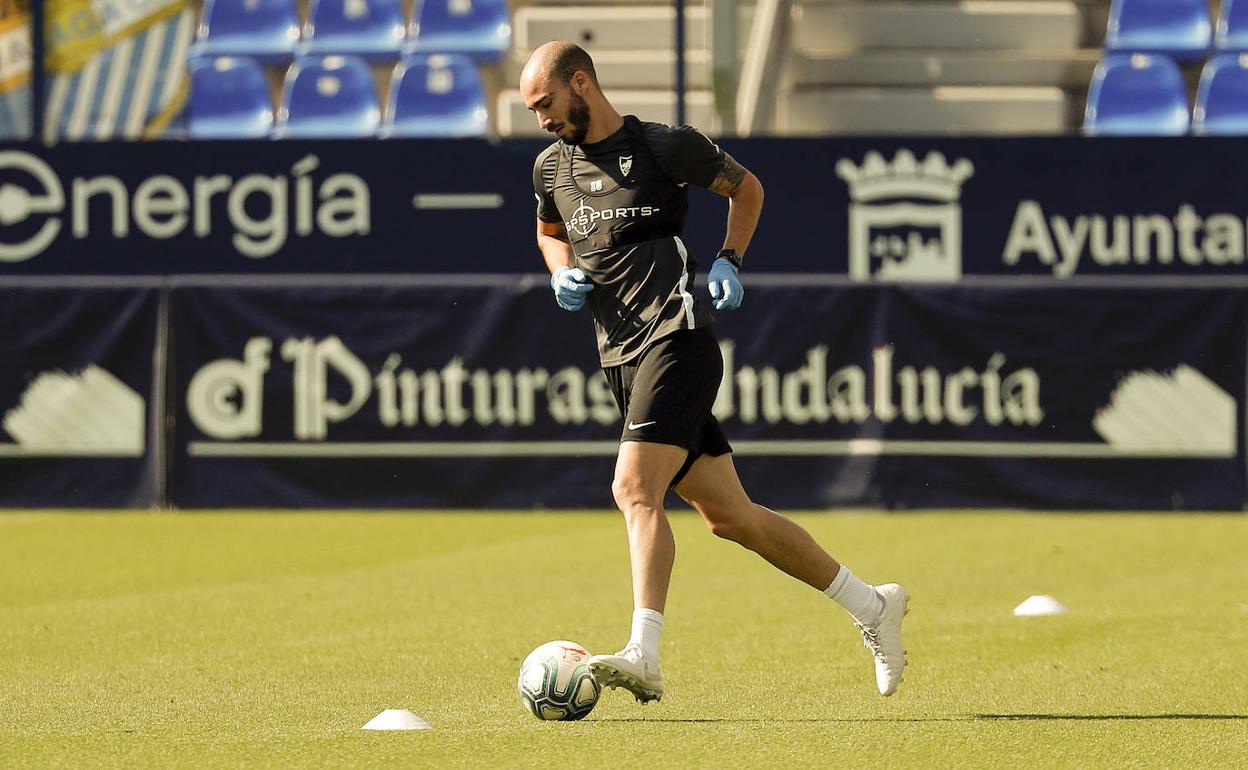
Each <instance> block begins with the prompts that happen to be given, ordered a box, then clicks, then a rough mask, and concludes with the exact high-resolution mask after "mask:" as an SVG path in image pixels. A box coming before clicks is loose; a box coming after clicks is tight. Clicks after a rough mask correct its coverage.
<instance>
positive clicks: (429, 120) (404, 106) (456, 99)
mask: <svg viewBox="0 0 1248 770" xmlns="http://www.w3.org/2000/svg"><path fill="white" fill-rule="evenodd" d="M488 118H489V112H488V111H487V110H486V107H485V89H484V88H483V87H482V85H481V76H480V75H479V74H478V73H477V67H476V65H475V64H474V63H473V61H472V59H469V58H468V57H466V56H456V55H452V54H436V55H433V56H426V55H424V54H412V55H410V56H406V57H404V58H403V61H401V62H400V63H399V64H398V66H396V67H395V68H394V76H393V77H392V78H391V81H390V98H389V103H388V104H387V106H386V116H385V119H384V122H383V124H382V127H381V135H382V136H383V137H463V136H482V135H483V134H485V133H486V131H487V127H488V122H487V121H488Z"/></svg>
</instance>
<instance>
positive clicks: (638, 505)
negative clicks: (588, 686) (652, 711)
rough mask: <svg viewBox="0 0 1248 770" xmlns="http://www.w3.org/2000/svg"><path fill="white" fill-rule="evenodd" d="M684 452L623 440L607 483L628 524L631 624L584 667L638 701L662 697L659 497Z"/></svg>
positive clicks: (663, 562)
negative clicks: (619, 642)
mask: <svg viewBox="0 0 1248 770" xmlns="http://www.w3.org/2000/svg"><path fill="white" fill-rule="evenodd" d="M688 454H689V450H687V449H685V448H684V447H679V446H674V445H671V444H658V443H651V442H643V441H623V442H621V443H620V454H619V457H618V458H616V464H615V480H614V481H613V482H612V484H611V491H612V493H613V495H614V497H615V504H616V505H617V506H618V507H619V509H620V512H621V513H623V514H624V524H625V526H626V527H627V529H628V555H629V562H630V564H631V565H632V575H633V626H632V633H631V635H630V637H629V640H628V644H627V645H625V646H624V649H623V650H621V651H620V652H618V653H616V654H615V655H595V656H593V657H591V658H590V662H589V669H590V671H592V672H593V674H594V678H595V679H597V680H598V683H599V684H601V685H602V686H604V687H623V688H624V689H626V690H628V691H629V692H631V693H632V694H633V695H634V696H636V697H637V699H638V700H639V701H641V702H642V703H645V702H647V701H651V700H658V699H659V698H661V697H663V689H664V687H663V674H662V673H661V672H660V670H659V632H660V631H662V628H663V609H664V607H665V606H666V604H667V589H668V584H669V582H670V580H671V577H672V563H673V562H674V561H675V558H676V540H675V538H674V537H673V536H672V527H671V525H670V524H669V523H668V520H667V513H666V512H665V511H664V510H663V498H664V496H665V495H666V494H667V489H668V485H669V484H671V482H672V479H673V478H674V477H675V476H676V472H677V471H679V470H680V466H681V465H683V464H684V462H685V458H686V457H687V456H688Z"/></svg>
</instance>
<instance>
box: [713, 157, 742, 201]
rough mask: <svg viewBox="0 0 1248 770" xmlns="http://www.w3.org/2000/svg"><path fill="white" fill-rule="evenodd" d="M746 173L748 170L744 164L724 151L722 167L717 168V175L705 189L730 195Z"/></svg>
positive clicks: (739, 184) (726, 195)
mask: <svg viewBox="0 0 1248 770" xmlns="http://www.w3.org/2000/svg"><path fill="white" fill-rule="evenodd" d="M747 173H749V172H748V171H746V170H745V166H742V165H741V164H740V163H738V162H737V161H736V159H735V158H733V157H732V156H731V155H729V154H728V153H724V167H723V168H721V169H720V170H719V175H718V176H716V177H715V181H713V182H711V184H710V187H708V188H707V189H708V190H710V191H711V192H715V193H719V194H720V195H723V196H725V197H728V196H731V195H732V194H733V193H735V192H736V191H737V188H738V187H740V186H741V182H742V181H744V180H745V175H746V174H747Z"/></svg>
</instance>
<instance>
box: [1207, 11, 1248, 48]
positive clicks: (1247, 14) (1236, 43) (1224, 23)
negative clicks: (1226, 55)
mask: <svg viewBox="0 0 1248 770" xmlns="http://www.w3.org/2000/svg"><path fill="white" fill-rule="evenodd" d="M1213 47H1214V48H1215V49H1217V50H1218V51H1227V52H1229V51H1248V0H1239V2H1236V1H1235V0H1222V5H1221V6H1220V7H1219V8H1218V21H1217V24H1215V25H1214V28H1213Z"/></svg>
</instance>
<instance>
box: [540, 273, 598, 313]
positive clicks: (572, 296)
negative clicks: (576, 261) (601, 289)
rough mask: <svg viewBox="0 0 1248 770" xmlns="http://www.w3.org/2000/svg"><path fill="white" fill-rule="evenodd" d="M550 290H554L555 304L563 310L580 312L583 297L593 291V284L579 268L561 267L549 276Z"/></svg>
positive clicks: (582, 305) (583, 304)
mask: <svg viewBox="0 0 1248 770" xmlns="http://www.w3.org/2000/svg"><path fill="white" fill-rule="evenodd" d="M550 288H552V289H554V290H555V302H558V303H559V307H561V308H563V309H564V310H580V309H581V308H583V307H585V295H586V294H588V293H589V292H591V291H593V290H594V284H593V283H592V282H591V281H590V280H589V277H588V276H586V275H585V271H584V270H582V269H580V268H579V267H561V268H559V269H558V270H556V271H555V272H554V273H552V274H551V276H550Z"/></svg>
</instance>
